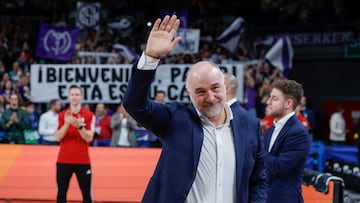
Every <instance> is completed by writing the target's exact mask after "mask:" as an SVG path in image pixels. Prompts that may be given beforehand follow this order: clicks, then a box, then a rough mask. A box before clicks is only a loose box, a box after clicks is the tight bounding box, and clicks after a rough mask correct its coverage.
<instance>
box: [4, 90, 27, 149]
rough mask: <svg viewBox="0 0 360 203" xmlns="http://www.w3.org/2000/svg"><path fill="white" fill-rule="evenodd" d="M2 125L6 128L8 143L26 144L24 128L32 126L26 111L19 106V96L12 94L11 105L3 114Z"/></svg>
mask: <svg viewBox="0 0 360 203" xmlns="http://www.w3.org/2000/svg"><path fill="white" fill-rule="evenodd" d="M0 123H1V127H2V128H3V129H4V130H5V139H6V140H7V141H5V142H8V143H11V144H13V143H15V144H24V143H25V137H24V130H25V129H28V128H29V127H30V124H29V119H28V115H27V113H26V111H24V110H22V109H21V108H20V107H19V96H18V95H17V94H12V95H11V96H10V107H9V108H7V109H5V111H4V112H3V114H2V115H1V121H0Z"/></svg>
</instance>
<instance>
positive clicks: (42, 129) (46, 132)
mask: <svg viewBox="0 0 360 203" xmlns="http://www.w3.org/2000/svg"><path fill="white" fill-rule="evenodd" d="M49 106H50V109H49V110H48V111H47V112H45V113H43V114H41V116H40V121H39V133H40V135H41V136H42V144H45V145H58V144H59V142H58V141H57V140H56V138H55V131H56V130H57V127H58V113H59V112H60V110H61V103H60V100H59V99H52V100H51V101H50V102H49Z"/></svg>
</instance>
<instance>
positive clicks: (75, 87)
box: [69, 85, 82, 94]
mask: <svg viewBox="0 0 360 203" xmlns="http://www.w3.org/2000/svg"><path fill="white" fill-rule="evenodd" d="M71 89H79V90H80V92H81V94H82V89H81V87H79V86H77V85H71V86H70V88H69V92H70V90H71Z"/></svg>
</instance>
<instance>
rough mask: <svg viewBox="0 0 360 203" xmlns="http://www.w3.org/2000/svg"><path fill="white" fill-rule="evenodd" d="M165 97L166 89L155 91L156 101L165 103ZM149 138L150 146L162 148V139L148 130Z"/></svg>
mask: <svg viewBox="0 0 360 203" xmlns="http://www.w3.org/2000/svg"><path fill="white" fill-rule="evenodd" d="M165 97H166V94H165V91H162V90H158V91H156V93H155V99H154V101H155V102H157V103H159V104H165ZM148 140H149V145H150V147H153V148H161V147H162V144H161V141H160V139H159V138H158V137H157V136H156V135H155V134H154V133H152V132H151V131H148Z"/></svg>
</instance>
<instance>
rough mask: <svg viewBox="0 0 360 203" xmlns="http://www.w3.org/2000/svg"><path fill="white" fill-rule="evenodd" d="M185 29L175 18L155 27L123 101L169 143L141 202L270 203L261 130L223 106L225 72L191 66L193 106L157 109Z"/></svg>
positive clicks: (175, 104)
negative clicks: (158, 85)
mask: <svg viewBox="0 0 360 203" xmlns="http://www.w3.org/2000/svg"><path fill="white" fill-rule="evenodd" d="M179 24H180V21H179V19H177V17H176V16H172V17H171V18H170V17H169V16H165V17H164V18H163V19H162V20H161V19H157V20H156V21H155V23H154V25H153V28H152V30H151V32H150V35H149V37H148V41H147V45H146V49H145V51H144V52H143V54H142V56H141V57H140V59H139V61H138V62H136V63H135V64H134V66H133V68H132V75H131V78H130V80H129V84H128V88H127V90H126V92H125V96H124V100H123V101H124V106H125V108H126V109H127V111H128V112H129V114H130V115H132V116H133V117H134V118H135V119H136V120H137V121H138V122H139V123H140V124H141V125H143V126H144V127H145V128H147V129H149V130H151V131H152V132H154V133H155V134H156V135H157V136H159V137H161V138H162V141H163V148H162V152H161V155H160V159H159V162H158V164H157V167H156V169H155V172H154V174H153V176H152V178H151V180H150V182H149V185H148V187H147V189H146V192H145V195H144V197H143V200H142V202H159V203H160V202H174V203H175V202H184V201H185V202H189V203H192V202H244V203H245V202H265V200H266V197H267V189H268V188H267V179H266V173H265V163H264V162H265V160H264V158H265V157H264V156H265V152H264V147H263V142H262V140H261V133H260V132H261V131H260V125H259V124H258V125H256V124H255V123H254V122H253V120H252V118H250V117H249V115H245V114H240V113H238V112H236V113H234V114H233V113H232V110H231V109H230V108H229V107H228V106H227V105H226V104H225V102H226V92H225V91H226V89H225V84H224V75H223V73H222V72H221V70H220V68H219V67H217V66H216V65H215V64H213V63H211V62H208V61H201V62H198V63H196V64H194V65H193V66H192V67H191V69H190V70H189V72H188V74H187V79H186V89H187V91H188V94H189V96H190V99H191V101H192V103H191V104H189V105H188V106H186V105H183V104H181V103H178V102H173V103H168V104H159V103H156V102H154V101H152V100H151V99H150V98H149V97H148V92H149V91H150V87H151V82H152V81H153V80H154V77H155V73H156V67H157V64H158V63H159V61H160V58H161V57H163V56H165V55H166V54H168V53H170V52H171V51H172V50H173V49H174V47H175V46H176V44H177V43H178V42H179V41H180V37H174V36H175V33H176V31H177V29H178V27H179ZM215 157H216V158H215ZM219 183H220V184H222V185H221V186H222V187H219V188H218V187H217V185H218V184H219ZM164 186H165V187H164Z"/></svg>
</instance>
